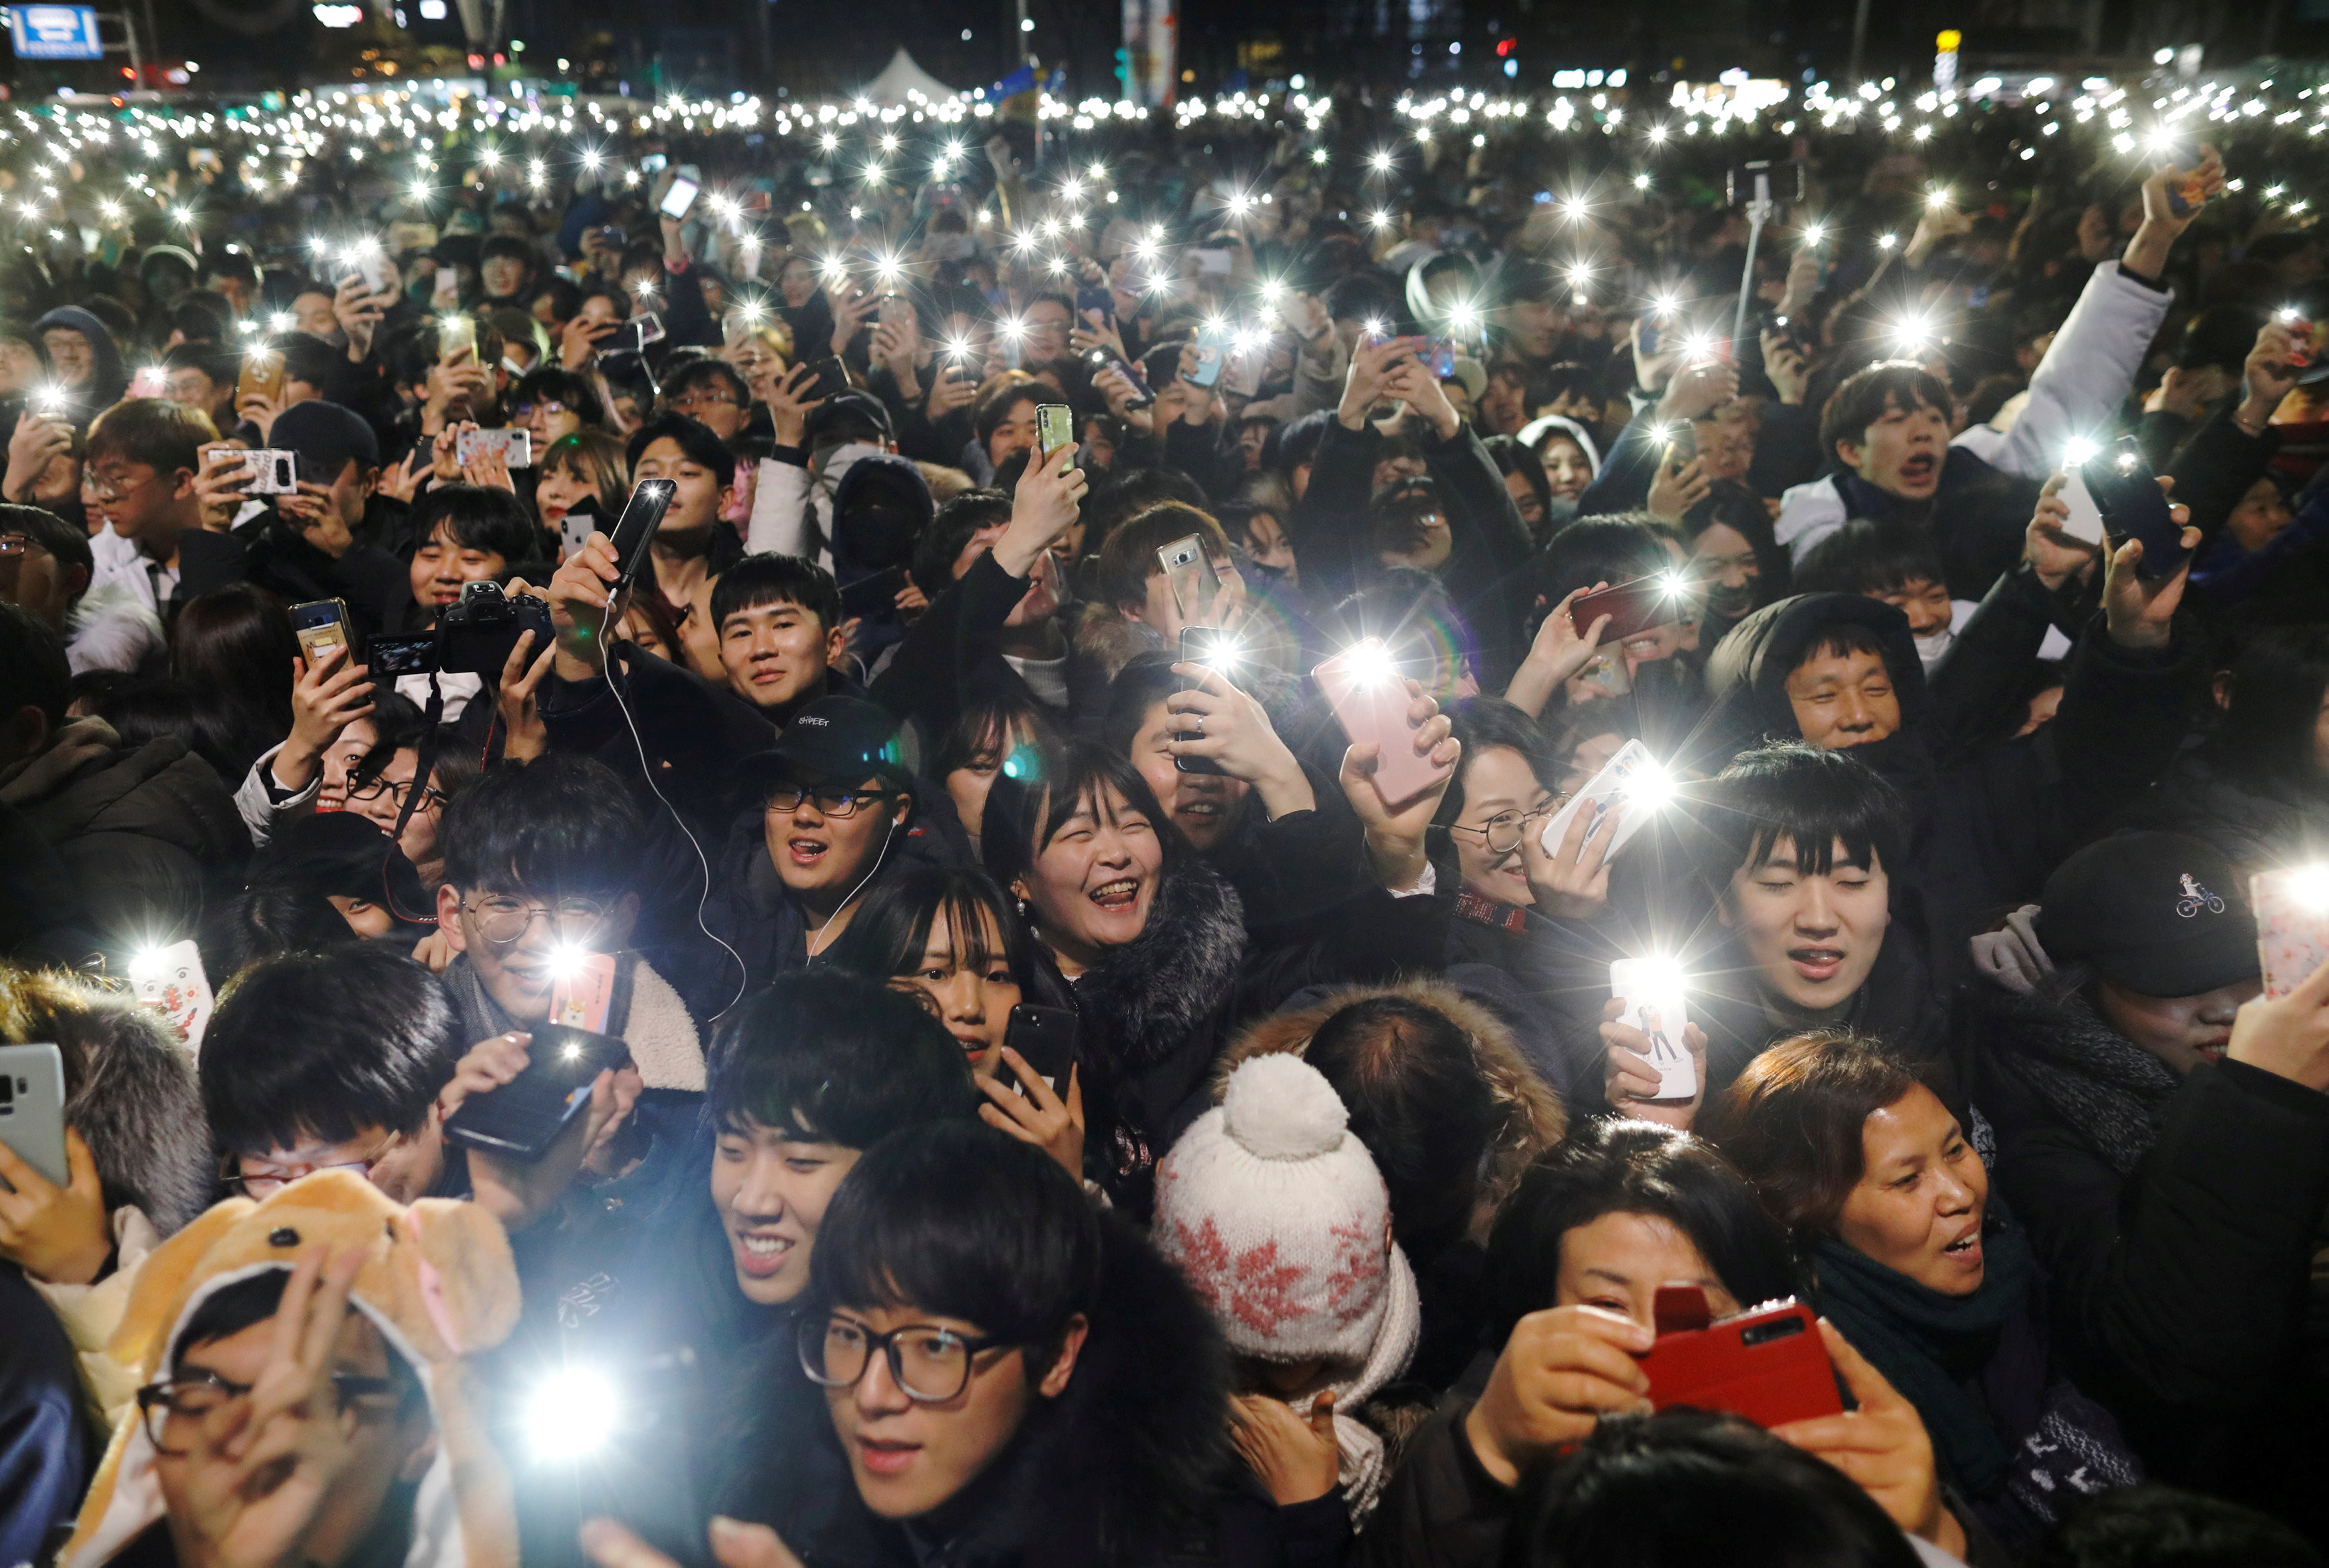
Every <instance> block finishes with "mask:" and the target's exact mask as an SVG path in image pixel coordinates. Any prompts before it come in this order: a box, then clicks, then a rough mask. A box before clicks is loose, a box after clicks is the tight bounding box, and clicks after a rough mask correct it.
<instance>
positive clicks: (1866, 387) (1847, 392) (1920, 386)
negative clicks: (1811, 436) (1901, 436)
mask: <svg viewBox="0 0 2329 1568" xmlns="http://www.w3.org/2000/svg"><path fill="white" fill-rule="evenodd" d="M1954 407H1955V405H1954V404H1953V403H1952V402H1951V400H1950V397H1949V390H1948V388H1947V387H1946V386H1944V385H1943V384H1942V382H1941V379H1940V378H1939V377H1938V376H1936V375H1935V374H1933V372H1932V371H1928V370H1927V369H1925V367H1924V366H1922V365H1920V364H1919V363H1917V362H1916V361H1914V360H1884V361H1880V362H1879V363H1876V364H1872V365H1871V366H1869V367H1868V368H1867V369H1866V370H1864V371H1858V372H1856V373H1854V374H1853V375H1852V376H1850V377H1848V378H1846V380H1844V382H1843V385H1842V386H1840V387H1838V388H1836V390H1834V391H1833V392H1830V393H1829V394H1828V397H1827V402H1826V404H1825V406H1824V407H1823V408H1821V409H1820V455H1821V456H1823V457H1834V455H1835V447H1836V443H1837V442H1839V441H1849V442H1851V443H1852V444H1853V446H1860V445H1861V444H1862V443H1863V442H1865V441H1866V440H1867V439H1868V427H1870V426H1871V425H1873V424H1875V423H1876V421H1878V420H1879V419H1881V418H1884V414H1885V411H1886V410H1887V409H1890V408H1899V409H1900V410H1901V411H1902V412H1904V413H1906V412H1909V411H1911V410H1914V409H1917V408H1931V409H1933V410H1935V411H1936V412H1938V414H1939V415H1940V416H1941V417H1942V418H1945V419H1946V418H1948V417H1949V415H1950V413H1951V412H1952V411H1953V408H1954Z"/></svg>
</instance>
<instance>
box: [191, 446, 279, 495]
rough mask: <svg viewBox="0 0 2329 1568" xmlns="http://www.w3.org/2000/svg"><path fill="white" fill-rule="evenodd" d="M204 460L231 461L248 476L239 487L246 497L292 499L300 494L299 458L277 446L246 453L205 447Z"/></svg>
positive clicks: (241, 450) (226, 448) (237, 447)
mask: <svg viewBox="0 0 2329 1568" xmlns="http://www.w3.org/2000/svg"><path fill="white" fill-rule="evenodd" d="M222 456H223V457H232V458H235V459H237V460H238V461H240V464H241V465H242V468H243V472H245V473H246V474H250V483H248V484H245V485H244V486H243V487H242V493H244V494H245V495H295V494H297V493H298V490H299V455H298V454H297V453H296V452H292V451H288V450H287V449H285V448H283V447H280V446H270V447H262V448H260V449H259V451H256V452H246V451H245V450H243V449H242V448H241V447H240V446H208V447H204V448H203V457H205V458H217V457H222Z"/></svg>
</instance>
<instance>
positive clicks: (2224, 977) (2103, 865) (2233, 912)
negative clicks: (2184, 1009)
mask: <svg viewBox="0 0 2329 1568" xmlns="http://www.w3.org/2000/svg"><path fill="white" fill-rule="evenodd" d="M2239 889H2240V883H2239V878H2238V877H2237V876H2236V875H2235V874H2234V873H2233V870H2232V867H2231V862H2230V861H2229V860H2227V859H2224V857H2223V856H2222V855H2221V853H2219V852H2218V851H2217V850H2216V849H2215V848H2214V847H2213V846H2212V845H2211V844H2209V843H2208V842H2207V841H2206V840H2203V839H2195V838H2192V836H2191V835H2189V834H2187V833H2164V832H2142V833H2121V834H2119V835H2117V837H2115V838H2108V839H2104V840H2099V841H2098V842H2096V843H2092V844H2089V845H2088V846H2087V847H2086V848H2085V849H2083V850H2079V852H2078V853H2077V854H2075V855H2072V856H2071V857H2070V859H2067V860H2065V861H2063V862H2062V864H2061V865H2060V867H2058V868H2056V869H2055V871H2054V874H2053V875H2052V876H2051V877H2049V878H2046V890H2045V892H2044V894H2043V895H2041V903H2040V907H2039V911H2038V940H2039V942H2040V943H2041V944H2042V945H2043V946H2044V947H2045V949H2046V952H2047V953H2048V955H2049V956H2051V958H2052V959H2053V960H2054V961H2055V962H2058V963H2063V962H2081V963H2085V964H2088V965H2089V966H2090V967H2092V968H2093V970H2094V971H2095V972H2096V973H2098V974H2099V975H2101V976H2102V977H2103V978H2104V979H2105V980H2107V981H2111V982H2112V983H2113V984H2115V985H2119V986H2123V987H2125V988H2126V990H2128V991H2134V992H2136V994H2137V995H2139V996H2160V997H2168V996H2201V995H2203V994H2205V993H2206V992H2209V991H2216V990H2218V989H2220V988H2221V987H2224V986H2228V985H2231V984H2234V983H2236V982H2237V981H2243V980H2254V979H2255V978H2256V977H2257V976H2258V973H2260V972H2261V969H2262V966H2261V963H2260V962H2259V961H2258V956H2257V928H2256V918H2255V916H2254V915H2250V914H2249V909H2248V906H2247V904H2246V903H2245V902H2244V901H2243V900H2242V899H2241V897H2240V892H2239Z"/></svg>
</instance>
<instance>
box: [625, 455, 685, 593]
mask: <svg viewBox="0 0 2329 1568" xmlns="http://www.w3.org/2000/svg"><path fill="white" fill-rule="evenodd" d="M678 493H679V486H678V484H676V483H674V481H672V480H669V479H642V480H640V481H639V482H638V484H636V485H634V486H632V488H631V498H630V500H629V501H627V502H625V503H624V505H623V515H622V516H621V517H620V518H618V519H617V520H616V522H615V531H614V533H613V534H612V535H611V536H610V538H609V542H611V543H612V544H613V545H614V547H615V560H616V562H617V564H618V568H619V570H620V573H621V575H620V576H619V577H618V578H617V579H616V581H615V583H614V586H613V587H612V588H611V589H610V590H609V592H608V602H609V603H610V604H611V603H612V602H613V600H614V599H615V597H616V596H618V595H620V594H621V593H623V592H624V590H626V589H627V588H628V587H630V586H631V585H632V584H633V583H635V582H636V581H638V577H639V571H640V568H643V567H645V566H646V563H647V555H648V553H649V551H650V549H652V548H653V546H654V544H655V530H656V529H658V528H661V527H662V526H663V518H664V513H665V512H669V511H670V510H671V502H672V497H673V496H674V495H676V494H678Z"/></svg>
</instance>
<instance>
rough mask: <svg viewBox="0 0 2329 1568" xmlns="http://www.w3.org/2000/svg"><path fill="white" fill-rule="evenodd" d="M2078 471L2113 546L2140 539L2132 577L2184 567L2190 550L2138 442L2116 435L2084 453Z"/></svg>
mask: <svg viewBox="0 0 2329 1568" xmlns="http://www.w3.org/2000/svg"><path fill="white" fill-rule="evenodd" d="M2079 476H2080V477H2081V478H2083V479H2084V480H2085V481H2086V482H2087V493H2088V494H2089V495H2091V496H2093V497H2094V498H2095V510H2096V511H2097V512H2100V513H2102V518H2103V530H2104V532H2106V533H2107V534H2108V535H2109V537H2110V541H2111V546H2112V548H2113V549H2117V547H2118V545H2119V544H2121V543H2122V542H2124V541H2125V540H2130V539H2134V540H2141V541H2142V542H2143V559H2142V561H2141V562H2140V563H2138V564H2137V566H2136V576H2138V577H2144V578H2145V579H2146V580H2150V581H2157V580H2158V579H2159V578H2161V577H2173V576H2174V575H2175V573H2176V572H2177V571H2178V570H2179V569H2181V568H2182V567H2183V561H2184V558H2185V557H2187V556H2189V555H2190V554H2191V553H2192V552H2191V551H2190V550H2187V549H2184V548H2183V530H2182V529H2180V528H2178V527H2176V526H2175V515H2174V513H2173V512H2170V511H2169V510H2168V507H2167V497H2166V496H2165V495H2164V493H2161V491H2160V488H2159V481H2158V479H2157V478H2156V477H2155V476H2154V475H2153V474H2152V472H2151V464H2150V462H2149V461H2148V460H2147V459H2146V458H2145V456H2144V455H2143V446H2142V444H2141V443H2140V442H2138V441H2136V438H2135V437H2132V436H2122V437H2119V438H2118V439H2117V440H2116V441H2114V442H2112V443H2111V444H2110V445H2109V446H2106V447H2104V448H2103V449H2102V450H2101V451H2099V452H2098V453H2096V454H2095V455H2093V456H2092V457H2089V458H2088V459H2087V461H2086V464H2085V465H2084V466H2083V467H2082V468H2080V470H2079Z"/></svg>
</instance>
